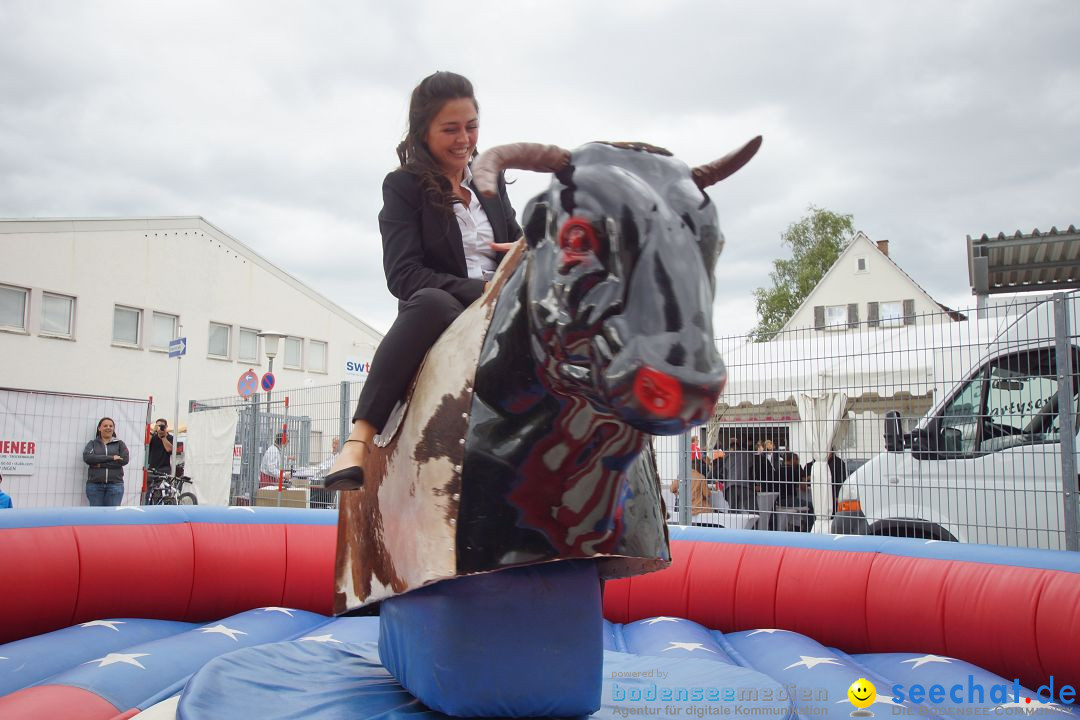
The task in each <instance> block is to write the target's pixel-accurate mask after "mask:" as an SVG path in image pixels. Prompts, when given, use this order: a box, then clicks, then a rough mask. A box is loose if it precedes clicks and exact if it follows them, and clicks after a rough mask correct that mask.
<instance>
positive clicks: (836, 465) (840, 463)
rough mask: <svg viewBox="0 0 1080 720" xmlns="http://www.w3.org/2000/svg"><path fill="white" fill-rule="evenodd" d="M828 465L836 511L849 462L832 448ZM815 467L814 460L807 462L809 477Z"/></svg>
mask: <svg viewBox="0 0 1080 720" xmlns="http://www.w3.org/2000/svg"><path fill="white" fill-rule="evenodd" d="M825 462H826V464H827V467H828V468H829V478H830V479H831V480H832V501H833V507H832V511H833V512H834V513H835V512H836V503H837V502H838V501H839V499H840V488H842V487H843V486H844V481H845V480H847V476H848V468H847V463H846V462H844V460H843V458H841V457H840V456H839V455H837V454H836V453H835V452H833V451H832V450H830V451H829V454H828V456H826V458H825ZM813 469H814V461H813V460H811V461H810V462H808V463H806V477H807V479H809V477H810V472H811V471H812V470H813Z"/></svg>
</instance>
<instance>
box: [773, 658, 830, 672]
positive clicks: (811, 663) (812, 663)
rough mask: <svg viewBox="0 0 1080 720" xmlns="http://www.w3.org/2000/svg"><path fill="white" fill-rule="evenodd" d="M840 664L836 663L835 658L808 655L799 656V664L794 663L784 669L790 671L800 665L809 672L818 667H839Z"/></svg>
mask: <svg viewBox="0 0 1080 720" xmlns="http://www.w3.org/2000/svg"><path fill="white" fill-rule="evenodd" d="M839 664H840V663H838V662H836V659H835V658H828V657H823V658H822V657H809V656H807V655H800V656H799V662H797V663H792V664H791V665H788V666H787V667H786V668H784V669H785V670H790V669H791V668H793V667H799V666H800V665H803V666H805V667H806V669H807V670H813V669H814V668H815V667H817V666H818V665H839Z"/></svg>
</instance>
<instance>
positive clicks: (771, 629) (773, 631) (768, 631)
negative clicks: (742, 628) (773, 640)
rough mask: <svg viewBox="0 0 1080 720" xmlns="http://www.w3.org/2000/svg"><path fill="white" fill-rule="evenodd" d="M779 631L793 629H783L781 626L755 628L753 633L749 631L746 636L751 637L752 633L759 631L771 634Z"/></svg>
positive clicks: (755, 633)
mask: <svg viewBox="0 0 1080 720" xmlns="http://www.w3.org/2000/svg"><path fill="white" fill-rule="evenodd" d="M778 632H791V631H790V630H783V629H781V628H763V629H761V630H755V631H754V632H752V633H747V635H746V637H750V636H751V635H757V634H758V633H768V634H769V635H772V634H773V633H778Z"/></svg>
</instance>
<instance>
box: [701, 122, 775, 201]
mask: <svg viewBox="0 0 1080 720" xmlns="http://www.w3.org/2000/svg"><path fill="white" fill-rule="evenodd" d="M760 147H761V136H760V135H758V136H757V137H756V138H754V139H753V140H751V141H750V142H748V143H746V144H745V145H743V146H742V147H741V148H739V149H738V150H732V151H731V152H729V153H728V154H727V155H725V156H724V157H722V158H720V159H719V160H713V161H712V162H711V163H709V164H708V165H698V166H697V167H696V168H694V169H693V170H691V171H690V174H691V175H693V176H694V184H695V185H697V186H698V187H699V188H700V189H702V190H704V189H705V188H707V187H709V186H710V185H715V184H716V183H718V182H720V181H721V180H723V179H724V178H726V177H728V176H729V175H734V174H735V172H737V171H738V170H739V168H741V167H742V166H743V165H745V164H746V163H748V162H750V158H752V157H754V155H755V154H757V151H758V148H760Z"/></svg>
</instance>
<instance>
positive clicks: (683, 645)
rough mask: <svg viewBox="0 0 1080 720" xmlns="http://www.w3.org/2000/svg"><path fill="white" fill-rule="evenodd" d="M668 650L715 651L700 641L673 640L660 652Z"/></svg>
mask: <svg viewBox="0 0 1080 720" xmlns="http://www.w3.org/2000/svg"><path fill="white" fill-rule="evenodd" d="M668 650H686V651H687V652H694V651H695V650H704V651H705V652H711V653H715V652H716V651H715V650H710V649H709V648H707V647H705V646H704V645H702V644H701V643H691V642H675V641H671V645H670V646H669V647H666V648H664V649H663V650H662V651H661V652H667V651H668Z"/></svg>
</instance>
